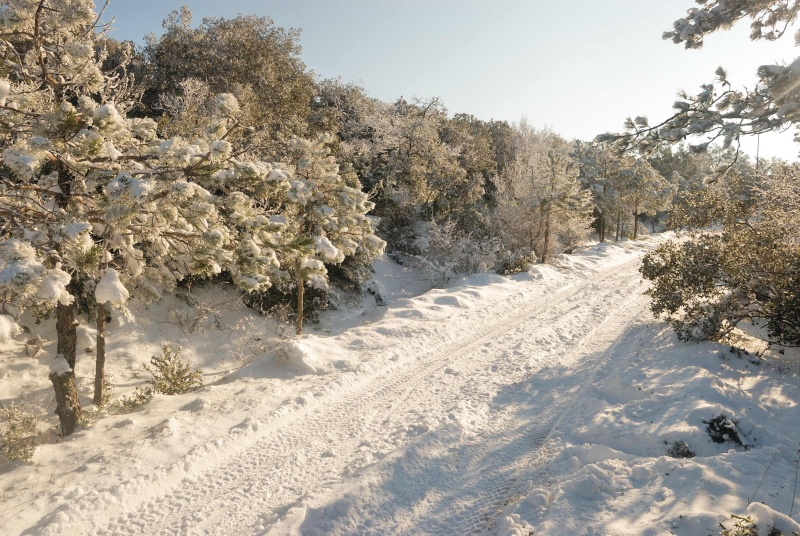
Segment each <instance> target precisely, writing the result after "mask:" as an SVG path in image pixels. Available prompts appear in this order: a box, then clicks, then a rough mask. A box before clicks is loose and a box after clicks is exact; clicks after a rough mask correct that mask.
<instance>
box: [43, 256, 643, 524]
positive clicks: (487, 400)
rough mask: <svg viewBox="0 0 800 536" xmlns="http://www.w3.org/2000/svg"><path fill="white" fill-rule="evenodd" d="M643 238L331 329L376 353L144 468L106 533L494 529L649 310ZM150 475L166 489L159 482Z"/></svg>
mask: <svg viewBox="0 0 800 536" xmlns="http://www.w3.org/2000/svg"><path fill="white" fill-rule="evenodd" d="M644 248H645V246H633V245H631V246H630V247H629V251H627V252H626V255H622V256H619V255H616V256H613V257H611V258H610V260H611V261H612V262H605V260H604V259H603V257H602V249H600V252H601V254H600V255H598V256H595V257H591V258H587V260H585V261H583V264H581V263H580V262H574V265H573V266H571V267H570V270H569V274H568V277H565V276H563V275H559V276H557V277H556V276H554V275H553V274H554V273H555V271H553V270H550V269H546V270H545V272H544V273H545V275H549V277H543V278H542V279H541V280H536V279H535V278H533V277H529V278H528V280H524V278H522V279H523V280H519V281H517V282H511V283H509V282H506V283H505V287H504V288H506V290H505V291H504V293H499V292H495V293H492V292H490V291H488V290H486V289H487V288H491V281H490V282H489V285H488V286H486V285H485V286H481V285H471V284H468V283H465V284H464V285H462V286H461V287H457V288H455V289H450V290H447V291H431V292H429V293H427V294H425V295H423V296H420V297H418V298H415V299H413V300H403V301H404V303H401V304H399V305H398V306H396V307H394V308H392V310H391V311H390V312H389V313H388V314H387V316H386V317H384V318H383V319H381V320H380V321H378V322H376V323H374V324H371V325H368V326H365V327H362V328H358V329H355V330H351V331H348V332H346V333H344V334H342V335H339V336H337V337H332V338H331V341H330V344H331V348H332V349H335V350H336V351H340V352H345V353H355V354H358V355H359V356H360V359H361V363H362V364H361V365H360V366H359V367H358V368H356V369H355V370H343V371H342V372H341V373H340V374H338V375H334V377H333V378H332V377H331V376H330V375H327V376H317V377H313V379H312V381H311V383H309V384H308V385H309V389H308V390H307V391H306V392H305V393H304V394H303V395H301V396H299V397H297V398H296V399H294V400H292V401H289V402H290V403H287V404H288V405H285V406H282V407H281V408H277V410H276V411H274V412H273V413H272V414H270V415H264V416H259V415H253V416H252V418H250V419H247V420H246V421H244V422H243V423H242V424H241V425H240V426H239V427H238V428H237V429H235V430H232V431H231V434H229V435H228V436H227V437H225V438H220V439H219V440H218V442H217V443H216V445H215V448H214V449H213V450H206V451H203V450H202V449H194V450H192V451H190V453H189V454H187V455H186V456H185V458H184V459H183V460H179V461H178V462H177V463H173V464H171V466H170V467H169V468H167V469H165V470H164V471H162V472H161V473H160V474H162V475H170V474H173V477H174V474H175V473H181V472H183V473H185V476H184V477H183V478H180V479H178V478H172V479H171V480H170V479H168V478H166V477H164V478H160V477H159V476H155V475H153V476H147V475H141V476H140V477H139V478H138V482H139V489H142V490H143V492H142V493H137V494H127V495H125V496H124V497H122V498H121V499H120V501H119V504H117V505H113V504H111V503H109V502H108V501H105V504H106V505H109V504H110V506H109V508H108V512H107V513H108V517H107V518H106V519H107V522H105V523H103V524H102V525H101V526H96V527H94V529H93V533H96V534H101V535H123V534H124V535H129V534H143V535H156V534H165V535H167V534H168V535H172V534H226V535H227V534H231V535H234V534H270V535H272V534H275V535H280V534H294V533H302V534H307V535H312V534H470V533H474V534H480V533H486V532H489V533H491V532H493V530H494V529H495V522H496V517H497V515H498V514H499V513H500V512H501V511H502V509H503V507H504V506H505V505H506V504H508V502H509V501H512V500H514V499H516V498H519V497H522V496H524V495H525V494H526V492H529V491H530V489H531V488H532V487H534V486H535V485H536V482H535V481H536V480H537V479H538V480H546V478H547V475H546V474H540V472H539V471H537V467H539V466H541V465H543V464H544V463H545V462H546V461H548V460H549V459H550V458H551V457H552V454H553V445H551V442H550V441H549V438H550V436H551V434H552V432H553V431H554V430H556V429H557V428H558V427H559V425H560V423H562V422H567V421H568V419H569V416H570V413H571V412H573V411H574V408H575V407H576V403H577V402H578V401H579V400H580V397H581V394H582V392H583V391H584V390H585V388H586V387H587V386H589V385H591V384H592V383H593V382H594V381H596V380H597V379H599V378H602V375H603V373H604V371H605V370H606V369H607V368H608V367H610V366H613V364H614V348H615V345H616V344H617V342H618V341H619V340H621V339H622V338H624V336H625V333H626V330H627V329H628V327H629V325H630V324H631V323H632V322H634V321H635V319H637V318H639V317H640V316H641V315H642V313H643V311H644V309H645V307H646V303H647V302H646V300H645V298H644V297H643V296H642V294H641V291H642V288H643V283H642V282H641V278H640V277H639V275H638V273H637V268H638V261H639V259H640V256H641V254H642V251H643V249H644ZM548 270H550V271H548ZM486 277H489V278H491V277H494V276H486ZM540 277H541V276H540ZM498 279H499V278H498ZM509 285H511V286H512V289H513V290H507V288H508V286H509ZM223 445H225V446H224V447H223ZM203 452H212V453H213V456H212V455H205V456H204V455H203ZM198 460H202V463H200V462H199V461H198ZM209 460H210V461H209ZM197 467H200V468H199V469H198V468H197ZM148 479H152V480H153V481H152V486H151V487H152V488H154V489H157V490H158V491H156V492H153V491H150V492H146V488H147V487H148V486H147V485H146V484H147V481H148ZM159 479H160V481H159ZM167 481H169V482H174V485H173V484H169V485H168V484H167V483H166V482H167ZM165 488H166V489H165ZM105 493H106V496H107V495H117V496H118V495H119V492H118V490H114V489H111V490H107V491H106V492H105ZM103 496H104V495H103V492H102V491H101V492H97V493H93V494H87V495H86V496H84V497H80V498H77V499H76V500H75V501H74V502H73V503H72V504H70V505H69V518H70V520H71V521H72V522H73V523H70V525H72V526H76V524H75V523H74V522H78V523H77V525H79V526H83V527H84V528H85V527H86V526H87V524H90V523H96V521H93V520H91V519H87V520H86V523H80V517H81V516H80V512H82V511H83V512H86V511H92V510H93V505H96V504H97V501H98V498H100V499H102V497H103ZM100 502H101V503H102V502H103V501H102V500H101V501H100ZM93 519H94V520H96V517H95V518H93ZM56 521H57V518H56ZM65 526H66V525H64V524H59V523H53V524H52V527H51V528H52V529H54V530H52V532H53V533H63V531H62V530H55V529H58V528H61V529H64V528H65ZM43 528H44V529H47V528H48V526H47V525H45V526H44V527H42V526H39V527H37V529H36V530H40V529H43ZM45 532H46V530H45ZM31 533H32V532H31Z"/></svg>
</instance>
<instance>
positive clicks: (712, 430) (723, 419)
mask: <svg viewBox="0 0 800 536" xmlns="http://www.w3.org/2000/svg"><path fill="white" fill-rule="evenodd" d="M703 423H704V424H705V425H706V431H708V436H709V437H710V438H711V440H712V441H713V442H714V443H736V444H737V445H739V446H740V447H744V448H745V449H748V448H749V447H748V446H747V444H745V442H744V441H742V438H741V436H740V435H739V430H738V429H737V428H736V423H735V422H734V421H732V420H730V419H729V418H728V417H727V416H725V415H717V416H716V417H714V418H713V419H710V420H708V421H703Z"/></svg>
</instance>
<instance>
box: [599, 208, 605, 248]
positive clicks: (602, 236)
mask: <svg viewBox="0 0 800 536" xmlns="http://www.w3.org/2000/svg"><path fill="white" fill-rule="evenodd" d="M597 234H598V235H599V237H600V242H605V241H606V215H605V214H600V223H599V225H598V229H597Z"/></svg>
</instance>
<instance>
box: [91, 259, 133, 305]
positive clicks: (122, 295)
mask: <svg viewBox="0 0 800 536" xmlns="http://www.w3.org/2000/svg"><path fill="white" fill-rule="evenodd" d="M94 297H95V299H96V300H97V303H106V302H111V304H112V305H115V306H118V307H119V306H122V305H124V304H125V303H126V302H127V301H128V297H129V293H128V289H126V288H125V285H123V284H122V282H121V281H120V280H119V273H118V272H117V271H116V270H115V269H113V268H106V270H105V271H104V272H103V276H102V277H101V278H100V281H99V282H98V283H97V287H95V289H94Z"/></svg>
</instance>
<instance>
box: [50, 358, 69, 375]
mask: <svg viewBox="0 0 800 536" xmlns="http://www.w3.org/2000/svg"><path fill="white" fill-rule="evenodd" d="M70 372H72V367H70V366H69V363H67V360H66V359H64V356H62V355H61V354H59V355H57V356H56V357H55V358H54V359H53V362H52V363H50V374H55V375H56V376H64V375H65V374H69V373H70Z"/></svg>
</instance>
